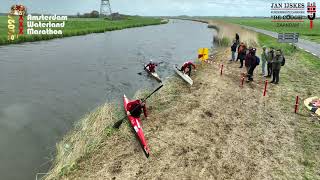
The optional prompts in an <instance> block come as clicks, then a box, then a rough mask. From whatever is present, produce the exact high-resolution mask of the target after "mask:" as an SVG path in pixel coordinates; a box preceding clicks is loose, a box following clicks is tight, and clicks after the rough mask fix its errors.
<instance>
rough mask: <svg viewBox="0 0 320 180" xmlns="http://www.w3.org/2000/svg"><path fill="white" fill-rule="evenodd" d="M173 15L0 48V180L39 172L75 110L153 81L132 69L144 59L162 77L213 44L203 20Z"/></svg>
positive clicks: (76, 116) (82, 111) (138, 69)
mask: <svg viewBox="0 0 320 180" xmlns="http://www.w3.org/2000/svg"><path fill="white" fill-rule="evenodd" d="M174 21H175V23H172V22H171V23H169V24H166V25H160V26H148V27H143V28H133V29H125V30H121V31H113V32H107V33H104V34H91V35H87V36H79V37H70V38H64V39H56V40H51V41H43V42H36V43H25V44H21V45H10V46H3V47H1V48H0V147H1V150H0V151H1V152H0V154H1V156H0V174H1V179H34V178H35V174H36V173H37V172H46V171H47V169H48V167H49V165H50V164H48V163H45V162H47V161H48V160H50V158H52V153H53V152H54V149H55V143H56V142H57V141H59V140H60V139H61V137H62V136H63V135H64V134H65V133H66V132H67V131H68V130H69V129H70V128H71V127H72V125H73V123H74V122H75V121H76V120H78V119H80V118H81V116H83V115H84V114H85V113H87V112H89V111H91V110H92V109H94V108H95V107H96V106H98V105H101V104H102V103H104V102H105V101H115V102H117V101H119V100H120V98H121V96H122V95H123V94H124V93H126V94H127V95H129V96H132V95H133V94H134V92H135V91H136V90H138V89H140V88H145V87H154V86H157V85H158V84H157V82H156V81H155V80H154V79H151V78H149V77H148V76H146V74H144V73H143V74H142V75H139V74H138V73H139V72H143V68H142V65H143V63H144V62H146V61H148V60H149V59H154V61H163V62H164V63H162V64H161V66H160V67H159V68H158V70H159V71H158V72H159V74H160V76H161V77H168V76H169V75H171V74H173V71H172V70H171V67H172V64H176V63H178V64H179V63H182V62H184V61H185V60H189V59H195V58H196V57H197V54H196V53H197V49H198V48H199V47H211V46H212V44H211V40H212V35H213V34H212V31H211V30H210V29H207V26H206V25H205V24H201V23H197V22H189V21H179V20H174ZM9 172H14V173H9Z"/></svg>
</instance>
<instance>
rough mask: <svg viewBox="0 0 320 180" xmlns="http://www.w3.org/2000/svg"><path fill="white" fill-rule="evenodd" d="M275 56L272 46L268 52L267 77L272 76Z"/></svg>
mask: <svg viewBox="0 0 320 180" xmlns="http://www.w3.org/2000/svg"><path fill="white" fill-rule="evenodd" d="M273 58H274V49H273V47H270V50H269V52H268V54H267V69H268V75H267V76H266V77H268V78H270V77H271V75H272V60H273Z"/></svg>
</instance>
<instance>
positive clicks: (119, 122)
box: [112, 118, 125, 129]
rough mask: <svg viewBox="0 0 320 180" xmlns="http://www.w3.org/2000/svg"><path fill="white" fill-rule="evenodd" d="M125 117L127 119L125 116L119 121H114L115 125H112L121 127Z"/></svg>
mask: <svg viewBox="0 0 320 180" xmlns="http://www.w3.org/2000/svg"><path fill="white" fill-rule="evenodd" d="M124 119H125V118H123V119H121V120H119V121H117V122H116V123H114V125H113V126H112V127H113V128H114V129H119V128H120V126H121V124H122V123H123V120H124Z"/></svg>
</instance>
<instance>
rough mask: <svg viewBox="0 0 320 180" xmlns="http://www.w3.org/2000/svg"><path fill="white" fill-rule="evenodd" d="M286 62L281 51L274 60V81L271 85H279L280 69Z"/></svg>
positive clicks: (278, 51) (276, 53)
mask: <svg viewBox="0 0 320 180" xmlns="http://www.w3.org/2000/svg"><path fill="white" fill-rule="evenodd" d="M283 61H284V57H283V55H282V51H281V49H278V50H277V51H276V52H275V56H274V58H273V59H272V81H271V82H270V83H274V84H278V83H279V78H280V76H279V75H280V69H281V65H282V63H283Z"/></svg>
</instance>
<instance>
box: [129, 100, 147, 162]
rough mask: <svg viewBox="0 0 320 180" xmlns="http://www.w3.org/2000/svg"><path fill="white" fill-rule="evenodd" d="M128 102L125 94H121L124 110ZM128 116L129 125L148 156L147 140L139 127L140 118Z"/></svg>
mask: <svg viewBox="0 0 320 180" xmlns="http://www.w3.org/2000/svg"><path fill="white" fill-rule="evenodd" d="M128 103H129V99H128V98H127V97H126V95H123V104H124V109H125V110H126V112H127V104H128ZM128 118H129V120H130V124H131V126H132V127H133V129H134V131H135V132H136V135H137V137H138V139H139V142H140V145H141V147H142V148H143V151H144V153H145V155H146V156H147V158H148V157H149V154H150V150H149V147H148V146H147V141H146V139H145V138H144V134H143V131H142V127H141V120H140V118H135V117H132V116H128Z"/></svg>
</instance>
